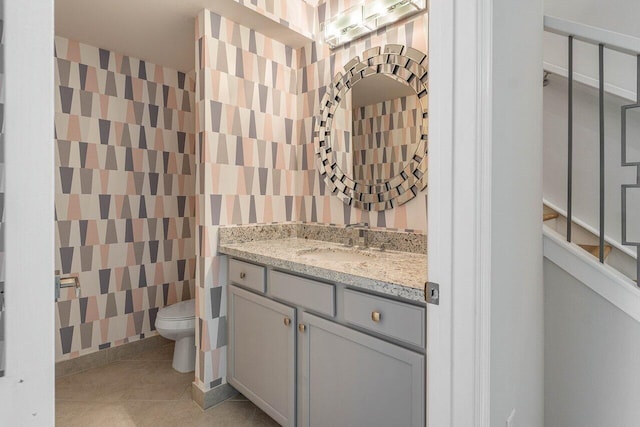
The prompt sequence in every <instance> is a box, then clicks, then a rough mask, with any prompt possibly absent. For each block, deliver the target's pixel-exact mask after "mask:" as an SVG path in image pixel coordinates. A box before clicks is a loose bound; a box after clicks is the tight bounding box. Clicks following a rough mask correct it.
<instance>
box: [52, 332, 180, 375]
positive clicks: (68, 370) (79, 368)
mask: <svg viewBox="0 0 640 427" xmlns="http://www.w3.org/2000/svg"><path fill="white" fill-rule="evenodd" d="M170 342H171V340H168V339H166V338H163V337H161V336H160V335H154V336H152V337H148V338H143V339H141V340H137V341H133V342H130V343H126V344H121V345H119V346H117V347H110V348H105V349H104V350H100V351H96V352H94V353H89V354H84V355H82V356H78V357H75V358H73V359H69V360H63V361H61V362H57V363H56V369H55V370H56V378H59V377H65V376H67V375H73V374H77V373H79V372H83V371H86V370H88V369H93V368H99V367H101V366H104V365H107V364H109V363H111V362H114V361H116V360H122V359H126V358H127V357H130V356H132V355H134V354H136V353H139V352H141V351H142V350H146V349H149V348H157V347H162V346H164V345H167V344H169V343H170Z"/></svg>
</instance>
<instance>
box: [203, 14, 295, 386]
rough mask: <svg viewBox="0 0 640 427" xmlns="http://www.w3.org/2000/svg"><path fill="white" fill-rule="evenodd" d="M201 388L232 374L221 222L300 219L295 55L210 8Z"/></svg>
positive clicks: (205, 84)
mask: <svg viewBox="0 0 640 427" xmlns="http://www.w3.org/2000/svg"><path fill="white" fill-rule="evenodd" d="M196 33H197V34H196V49H197V51H196V81H197V83H196V95H197V100H196V135H197V141H198V144H197V150H196V152H197V154H196V158H197V176H198V184H197V185H198V187H197V194H198V209H197V211H198V214H197V223H198V239H199V240H198V248H199V249H198V263H197V264H198V267H197V274H198V277H197V283H198V287H197V289H196V292H197V293H198V294H197V300H198V307H197V310H198V316H199V322H198V324H197V331H196V333H197V335H196V341H197V342H198V346H199V351H198V353H197V364H196V369H197V372H196V383H197V384H198V385H199V386H200V387H201V388H202V389H203V390H208V389H209V388H211V387H215V386H216V385H219V384H221V383H222V382H224V381H225V380H224V378H225V376H226V334H225V333H226V321H227V317H226V286H225V281H226V271H225V268H226V267H225V264H224V262H222V261H223V259H224V257H220V256H217V255H216V252H217V230H218V227H219V226H221V225H230V224H251V223H271V222H285V221H295V220H296V219H297V213H296V210H295V209H296V207H295V202H296V197H295V194H296V178H297V171H296V168H297V166H296V165H297V156H298V152H297V150H296V148H297V147H296V145H295V142H296V141H297V139H298V135H297V130H296V128H295V123H296V120H295V118H296V115H297V97H296V77H297V72H296V64H297V59H296V52H295V50H294V49H292V48H290V47H288V46H285V45H284V44H282V43H280V42H277V41H275V40H272V39H270V38H268V37H266V36H264V35H262V34H260V33H258V32H256V31H254V30H251V29H249V28H248V27H245V26H242V25H239V24H237V23H235V22H233V21H231V20H229V19H226V18H224V17H221V16H220V15H217V14H215V13H212V12H210V11H203V12H201V13H200V14H199V15H198V18H197V21H196Z"/></svg>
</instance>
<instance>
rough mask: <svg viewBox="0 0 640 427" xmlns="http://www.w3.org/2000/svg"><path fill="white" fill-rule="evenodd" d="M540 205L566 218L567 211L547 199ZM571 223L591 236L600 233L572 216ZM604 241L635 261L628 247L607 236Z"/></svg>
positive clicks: (636, 256)
mask: <svg viewBox="0 0 640 427" xmlns="http://www.w3.org/2000/svg"><path fill="white" fill-rule="evenodd" d="M542 203H544V204H545V205H547V206H549V207H550V208H551V209H553V210H554V211H556V212H557V213H559V214H560V215H561V216H563V217H565V218H566V217H567V211H566V210H564V209H562V208H561V207H559V206H558V205H555V204H553V203H551V202H550V201H548V200H547V199H544V198H543V199H542ZM571 222H573V223H574V224H577V225H579V226H580V227H582V228H584V229H585V230H587V231H588V232H589V233H591V234H593V235H594V236H599V235H600V231H599V230H596V229H595V228H594V227H592V226H590V225H589V224H587V223H586V222H584V221H582V220H581V219H580V218H577V217H576V216H572V217H571ZM604 241H605V242H607V243H608V244H610V245H611V246H613V247H614V248H616V249H618V250H619V251H621V252H623V253H624V254H626V255H629V256H630V257H631V258H633V259H637V258H638V255H637V254H636V253H635V252H634V251H633V249H631V248H630V247H628V246H624V245H623V244H622V243H620V242H618V241H616V240H615V239H613V238H612V237H610V236H608V235H607V234H605V235H604Z"/></svg>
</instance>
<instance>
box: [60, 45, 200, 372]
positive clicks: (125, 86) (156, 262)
mask: <svg viewBox="0 0 640 427" xmlns="http://www.w3.org/2000/svg"><path fill="white" fill-rule="evenodd" d="M55 54H56V73H55V75H56V82H55V84H56V105H55V111H56V115H55V132H56V143H55V145H56V169H57V173H56V182H55V186H56V198H55V200H56V201H55V213H56V269H58V270H60V271H61V273H62V275H63V276H69V275H72V276H78V277H79V280H80V286H81V289H80V295H79V296H76V293H75V292H74V290H72V289H69V290H66V289H65V290H63V292H62V294H61V298H60V299H59V300H58V302H57V303H56V331H57V336H56V360H57V361H60V360H65V359H70V358H73V357H76V356H79V355H81V354H87V353H91V352H94V351H98V350H100V349H104V348H108V347H113V346H117V345H120V344H122V343H126V342H130V341H135V340H139V339H141V338H144V337H146V336H149V335H154V334H156V332H155V319H156V315H157V312H158V309H159V308H160V307H163V306H165V305H167V304H172V303H175V302H177V301H181V300H185V299H190V298H193V297H194V289H193V288H194V285H195V244H194V235H195V138H194V134H193V129H194V114H193V111H194V86H195V82H194V79H193V76H190V75H186V74H184V73H181V72H178V71H175V70H172V69H169V68H165V67H160V66H157V65H154V64H151V63H148V62H145V61H142V60H139V59H135V58H130V57H127V56H122V55H119V54H117V53H114V52H109V51H107V50H103V49H98V48H96V47H93V46H89V45H86V44H81V43H78V42H75V41H72V40H68V39H65V38H62V37H56V39H55Z"/></svg>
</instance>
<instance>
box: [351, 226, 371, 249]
mask: <svg viewBox="0 0 640 427" xmlns="http://www.w3.org/2000/svg"><path fill="white" fill-rule="evenodd" d="M345 228H353V229H354V230H355V231H356V232H357V234H356V239H355V241H356V242H357V243H358V246H360V247H362V248H366V247H367V246H368V245H369V239H368V237H369V236H368V234H369V223H368V222H357V223H355V224H347V225H346V226H345ZM349 240H350V241H352V239H349Z"/></svg>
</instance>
